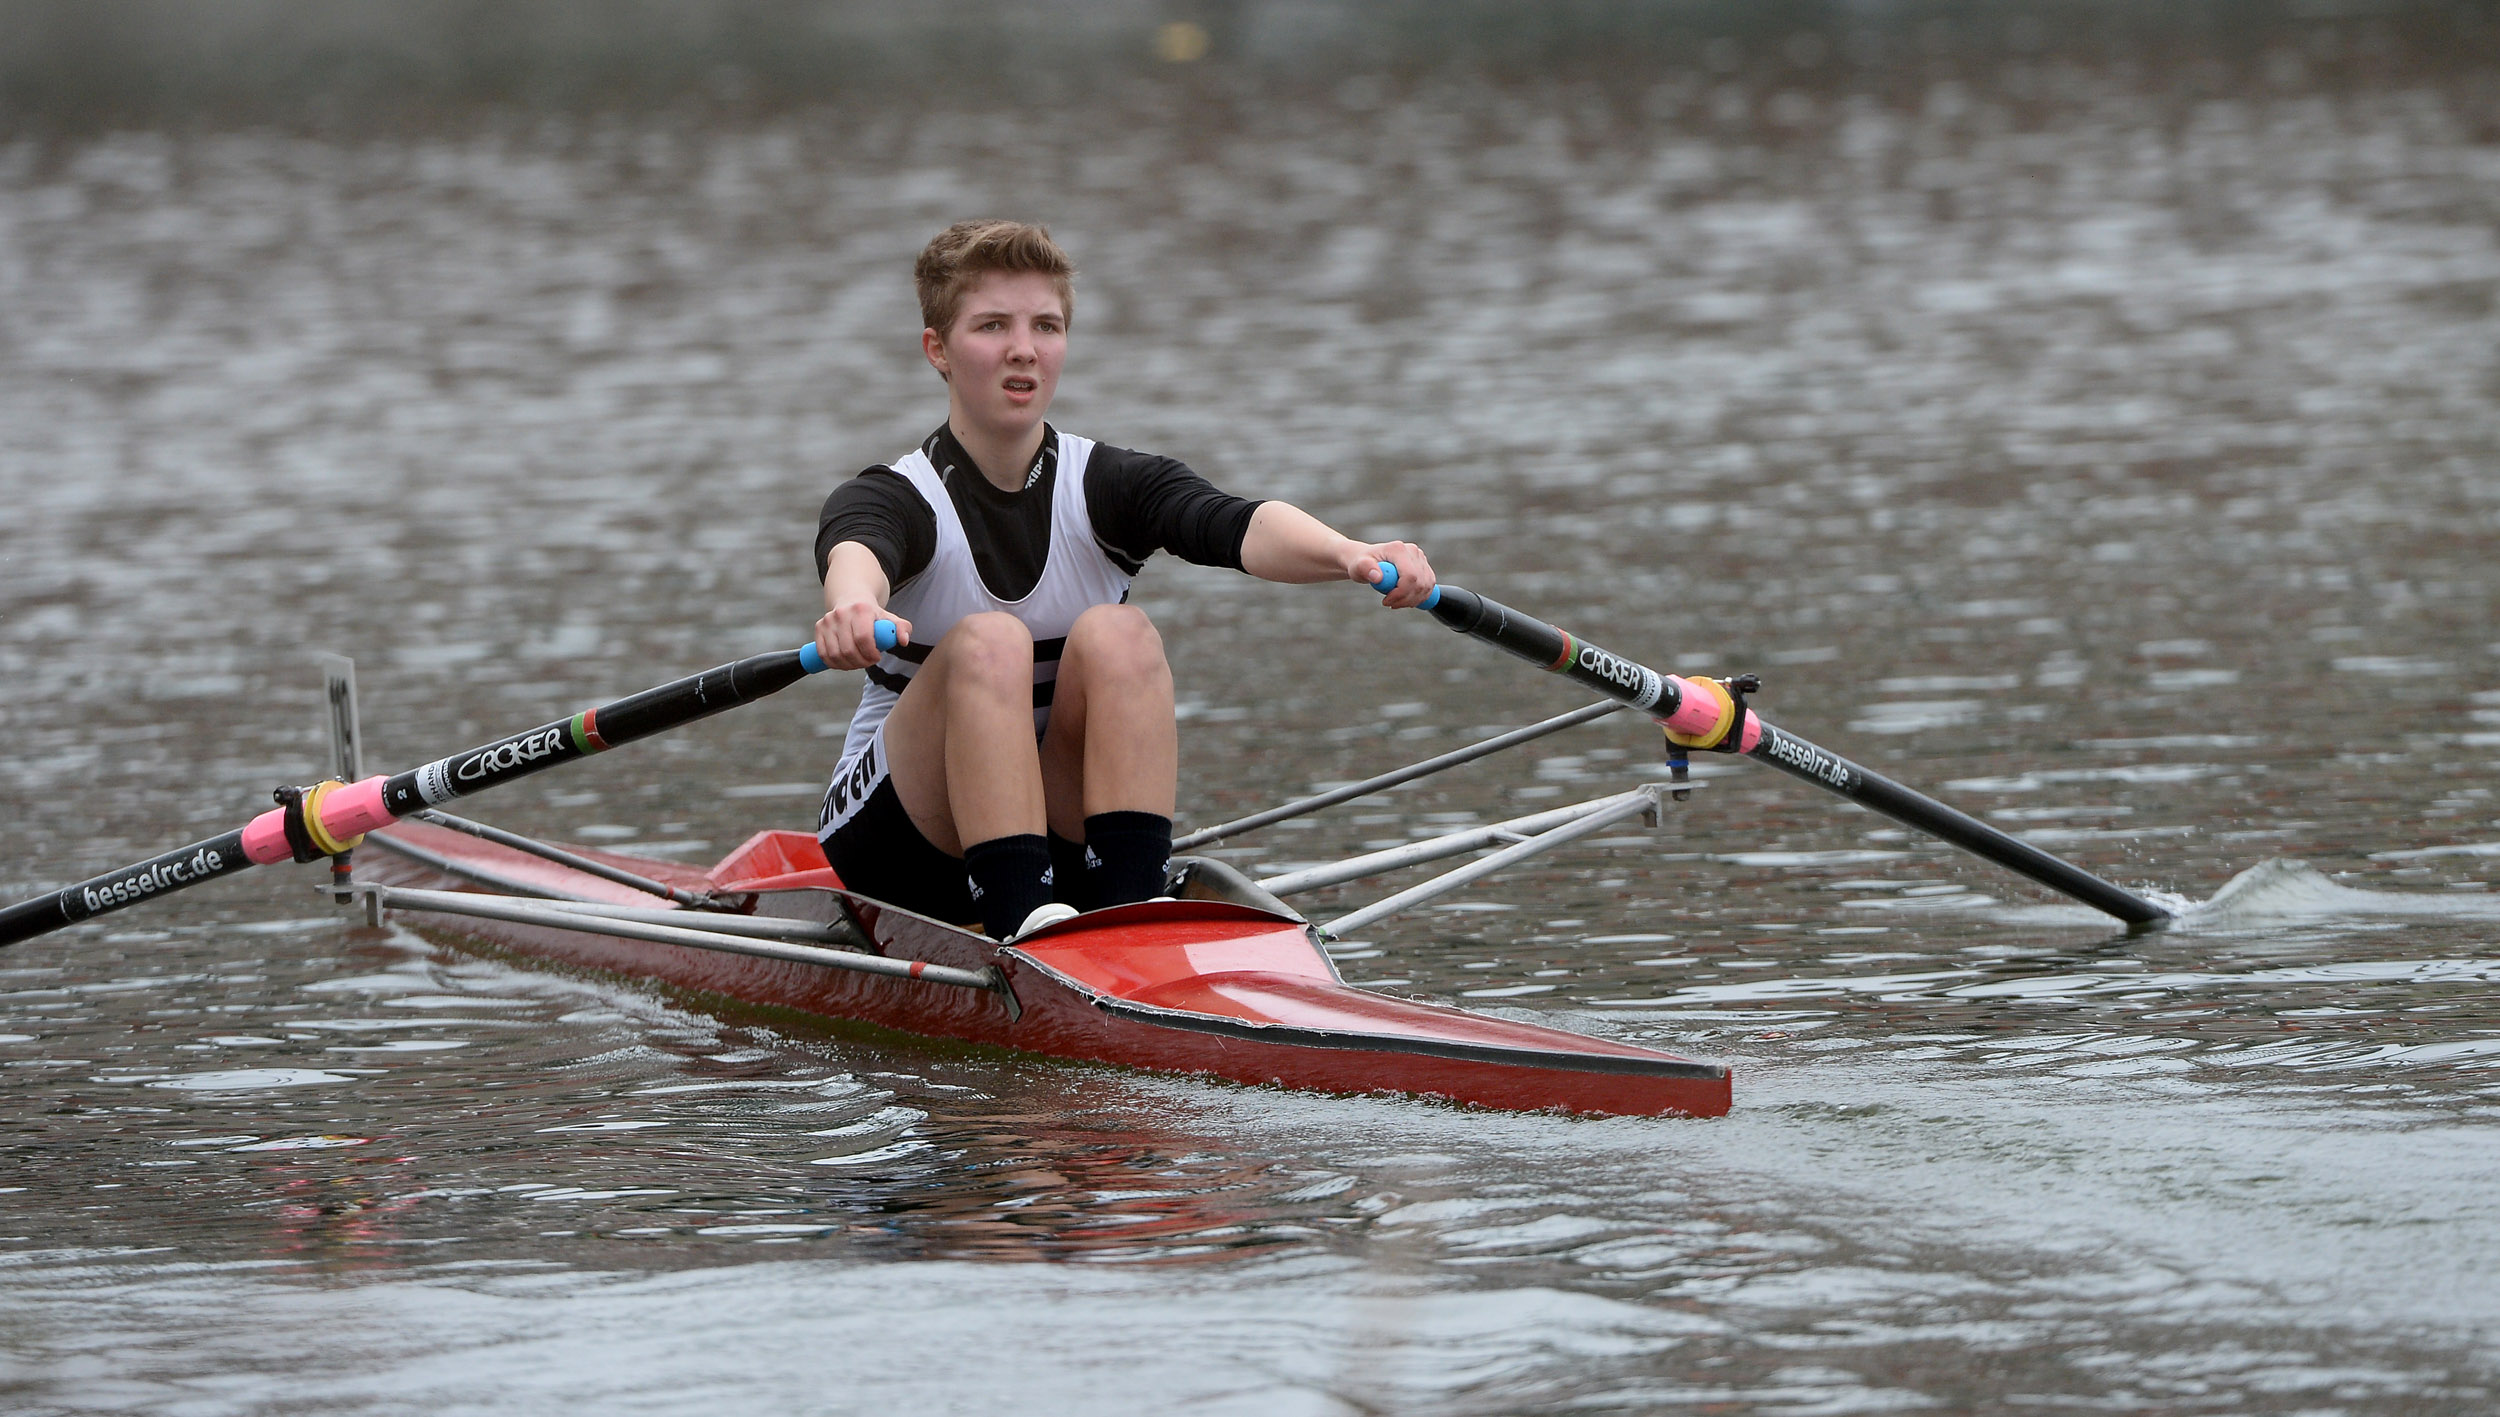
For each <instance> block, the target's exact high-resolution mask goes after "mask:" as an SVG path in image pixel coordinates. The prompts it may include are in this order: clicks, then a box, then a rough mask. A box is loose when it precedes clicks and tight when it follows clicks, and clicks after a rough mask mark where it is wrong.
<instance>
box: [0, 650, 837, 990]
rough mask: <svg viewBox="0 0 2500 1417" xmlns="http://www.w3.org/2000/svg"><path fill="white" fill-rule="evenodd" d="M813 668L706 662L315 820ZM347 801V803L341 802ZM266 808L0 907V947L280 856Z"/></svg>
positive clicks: (492, 770) (422, 771)
mask: <svg viewBox="0 0 2500 1417" xmlns="http://www.w3.org/2000/svg"><path fill="white" fill-rule="evenodd" d="M822 667H823V661H822V660H820V659H818V658H817V657H816V653H815V647H814V646H812V645H810V646H807V647H805V648H802V649H796V650H776V651H773V652H771V653H769V654H759V655H753V656H750V657H748V658H746V659H741V660H738V661H736V662H734V663H730V664H724V665H721V666H719V667H718V668H715V669H707V670H704V671H703V672H702V673H700V674H691V675H688V676H687V677H685V678H683V679H680V680H677V681H676V682H674V683H670V684H663V685H661V686H659V687H658V688H656V689H646V690H644V691H643V692H641V693H639V694H634V695H632V696H630V697H627V698H622V699H619V700H617V701H616V702H615V703H612V704H608V705H605V706H603V707H600V708H595V709H591V710H589V711H588V712H586V713H578V714H575V715H574V716H573V717H571V718H565V719H558V720H556V721H555V722H553V723H549V724H543V725H541V726H540V727H537V728H533V729H531V730H530V731H528V732H527V733H515V734H513V735H512V736H510V737H508V738H499V739H497V740H495V741H494V742H492V743H488V744H485V745H483V746H481V747H476V748H470V749H466V750H464V751H462V752H458V753H454V754H452V755H451V756H449V757H447V758H437V759H436V760H434V761H433V762H430V763H428V764H426V765H425V766H424V767H421V768H418V769H416V770H414V771H413V772H404V773H401V774H399V775H398V776H396V777H393V778H390V779H388V780H387V781H382V782H381V783H380V786H379V791H378V793H377V792H375V790H374V789H371V788H366V787H364V786H363V785H362V784H359V785H358V786H357V787H356V788H351V789H347V790H343V791H340V792H338V793H335V794H333V797H332V799H331V800H332V801H335V802H337V803H338V804H339V806H338V809H337V812H336V814H335V815H334V814H333V813H332V812H330V811H327V810H325V811H324V812H323V813H322V816H323V820H324V822H325V823H326V824H327V825H328V826H329V828H330V830H331V832H332V834H333V835H334V836H335V837H337V838H339V839H341V840H344V839H345V838H348V837H352V836H356V835H359V834H361V833H363V832H365V831H367V830H369V829H371V828H372V827H375V826H380V825H384V824H386V823H388V822H390V821H392V820H395V819H397V818H400V817H404V816H407V815H408V814H409V813H411V812H417V811H422V810H424V809H425V808H427V807H434V806H439V805H441V804H442V803H445V802H449V801H451V800H452V799H453V798H455V797H468V796H473V795H475V794H477V793H480V792H483V791H485V790H486V789H488V788H490V787H500V786H502V785H503V784H504V783H507V782H511V781H514V780H515V779H518V778H523V777H527V776H529V775H530V774H532V773H536V772H544V771H545V770H547V769H548V768H551V767H554V766H555V765H556V764H558V763H564V762H571V761H572V760H574V759H576V758H586V757H589V756H591V755H592V754H595V753H602V752H605V751H607V750H608V749H610V748H613V747H617V746H619V745H621V744H625V743H630V742H633V741H634V740H635V739H637V738H648V737H650V736H651V735H652V734H655V733H660V732H664V731H666V730H668V729H671V728H676V727H679V726H681V725H684V724H688V723H692V722H694V721H695V720H696V719H699V718H709V717H710V716H712V715H713V714H716V713H720V712H722V711H723V710H726V709H732V708H736V707H738V706H739V705H740V704H748V703H753V702H754V701H755V700H757V699H760V698H763V697H764V696H765V695H767V694H774V693H778V692H780V691H781V690H783V689H786V688H788V687H790V686H791V685H792V684H795V683H797V682H798V681H799V680H801V679H804V678H806V677H807V676H808V675H809V674H811V673H814V672H816V670H818V669H821V668H822ZM368 781H369V782H370V781H375V780H374V779H368ZM351 801H352V802H353V803H354V805H353V806H350V805H348V804H349V803H350V802H351ZM325 805H326V804H325ZM269 815H271V814H264V816H263V817H262V818H256V819H254V826H252V827H244V828H238V829H236V830H234V831H230V832H227V833H226V834H225V835H223V836H216V837H211V838H209V839H208V840H206V841H202V842H195V843H193V844H192V845H190V846H185V847H180V848H177V849H176V850H173V851H168V852H166V853H165V854H163V855H162V856H155V857H151V858H149V859H148V860H145V861H141V862H138V863H136V864H134V865H130V866H125V867H123V868H122V869H120V870H118V871H109V872H107V873H105V874H104V875H101V876H96V877H94V878H92V879H90V880H85V881H81V882H79V883H78V884H77V885H74V886H70V887H68V888H66V889H63V890H58V891H54V892H52V893H50V894H48V895H42V896H37V897H36V898H34V899H32V900H27V901H21V902H19V903H18V904H16V905H12V906H9V907H8V908H6V909H4V910H0V945H13V944H16V943H17V942H18V941H20V940H25V939H31V938H33V937H34V936H37V935H41V934H46V933H48V932H50V931H53V930H58V929H60V928H62V927H63V926H66V925H75V924H77V923H78V922H79V921H81V920H86V919H90V918H92V917H94V916H98V915H103V914H106V913H108V912H111V911H115V910H121V909H125V908H127V907H129V906H133V905H136V904H138V903H139V902H140V901H143V900H147V899H150V898H152V897H154V896H159V895H164V894H166V893H168V892H170V891H177V890H182V889H186V888H188V887H191V886H195V885H198V884H199V883H200V882H202V881H207V880H214V879H216V878H217V877H219V876H227V875H232V874H234V873H235V872H237V871H241V870H245V869H248V868H249V867H251V866H253V865H255V864H258V863H259V862H261V861H276V860H284V859H286V855H287V853H286V852H285V851H284V850H283V849H282V848H274V849H273V848H271V847H270V846H269V845H268V843H269V842H270V841H271V840H272V834H271V832H270V831H269V830H268V829H266V828H265V827H264V826H263V823H264V822H265V821H266V819H267V817H268V816H269ZM270 825H274V823H272V824H270ZM247 835H248V836H251V837H252V838H253V841H254V845H253V846H252V847H250V848H247V846H246V844H245V839H246V837H247ZM256 853H257V854H256Z"/></svg>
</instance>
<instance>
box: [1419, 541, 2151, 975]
mask: <svg viewBox="0 0 2500 1417" xmlns="http://www.w3.org/2000/svg"><path fill="white" fill-rule="evenodd" d="M1424 608H1425V609H1426V610H1427V611H1428V612H1429V613H1430V614H1431V615H1432V616H1433V618H1434V619H1437V620H1439V621H1440V622H1441V623H1442V624H1444V625H1447V626H1449V627H1450V628H1451V629H1453V630H1457V631H1459V632H1460V633H1462V634H1467V635H1472V636H1474V637H1476V638H1477V639H1480V640H1484V641H1486V642H1488V643H1490V644H1493V645H1496V646H1499V647H1500V648H1502V649H1504V650H1507V651H1509V652H1510V653H1512V654H1515V655H1517V656H1519V657H1520V658H1521V659H1524V660H1527V661H1528V662H1530V663H1531V664H1534V665H1536V666H1538V667H1539V668H1541V669H1546V670H1549V671H1551V672H1553V673H1556V674H1560V675H1562V676H1563V677H1565V678H1567V679H1570V680H1572V681H1574V682H1576V683H1580V684H1585V685H1587V686H1588V687H1590V688H1592V689H1595V690H1596V691H1598V692H1599V693H1601V694H1605V695H1606V696H1608V697H1610V698H1612V699H1615V700H1616V701H1618V702H1621V703H1626V704H1630V705H1631V706H1632V707H1634V708H1637V709H1640V710H1642V711H1644V712H1646V713H1648V714H1649V715H1650V716H1651V717H1653V718H1656V719H1658V720H1660V721H1662V722H1663V721H1665V720H1666V719H1667V718H1668V717H1669V716H1670V715H1672V714H1673V713H1674V712H1675V711H1676V709H1677V708H1678V707H1680V706H1681V704H1682V702H1683V692H1682V690H1681V689H1679V688H1678V687H1677V681H1676V680H1675V678H1674V677H1673V676H1670V675H1664V674H1660V673H1659V672H1658V671H1656V670H1654V669H1650V668H1648V667H1646V666H1644V665H1641V664H1638V663H1635V662H1633V661H1631V660H1628V659H1625V658H1624V657H1622V656H1621V655H1618V654H1615V653H1613V652H1612V651H1609V650H1605V649H1600V648H1599V647H1597V646H1596V645H1593V644H1590V643H1588V642H1587V641H1585V640H1582V639H1580V638H1578V637H1577V636H1574V635H1572V634H1570V633H1568V632H1566V631H1563V630H1560V629H1557V628H1555V627H1554V626H1552V625H1548V624H1546V623H1544V622H1543V621H1540V620H1535V619H1531V618H1530V617H1528V616H1526V615H1523V614H1521V613H1520V612H1518V611H1516V610H1513V609H1511V608H1510V607H1509V606H1507V605H1504V604H1502V603H1501V602H1500V601H1498V600H1491V599H1488V598H1486V597H1484V596H1481V595H1477V594H1476V593H1474V592H1473V591H1467V590H1461V589H1460V588H1458V587H1457V586H1453V585H1449V584H1447V583H1444V584H1443V585H1441V586H1440V588H1439V589H1438V590H1437V591H1436V592H1435V597H1434V598H1433V599H1432V600H1429V601H1427V602H1426V603H1425V606H1424ZM1755 722H1757V723H1759V724H1760V725H1761V737H1760V739H1759V740H1758V741H1757V742H1755V744H1754V745H1753V747H1752V748H1751V749H1749V750H1747V752H1746V756H1747V757H1751V758H1754V759H1757V760H1759V761H1761V762H1764V763H1768V764H1769V765H1771V766H1772V767H1775V768H1778V769H1779V770H1780V771H1782V772H1785V773H1787V774H1789V775H1790V776H1792V777H1795V778H1798V779H1800V780H1802V781H1805V782H1810V783H1813V784H1814V785H1815V786H1817V787H1820V788H1823V789H1825V790H1826V791H1830V792H1836V793H1838V794H1840V795H1841V796H1843V797H1846V798H1848V799H1849V800H1850V801H1852V802H1855V803H1857V804H1858V805H1860V806H1862V807H1865V808H1867V809H1868V810H1869V811H1874V812H1880V813H1882V814H1883V815H1884V816H1887V817H1890V818H1892V819H1893V820H1894V821H1896V822H1899V823H1901V824H1902V825H1904V826H1908V827H1915V828H1917V829H1918V830H1920V831H1923V832H1926V833H1928V834H1929V835H1931V836H1935V837H1938V838H1940V839H1942V840H1944V841H1948V842H1951V843H1952V844H1953V845H1955V846H1958V847H1960V848H1962V849H1963V850H1965V851H1968V852H1970V853H1971V854H1972V855H1974V856H1978V857H1980V858H1981V859H1983V860H1987V861H1993V862H1995V863H1996V864H1997V865H2000V866H2003V867H2005V868H2006V869H2007V870H2009V871H2013V872H2015V873H2016V874H2018V875H2022V876H2027V877H2029V878H2031V879H2032V880H2034V881H2037V882H2039V883H2040V884H2041V885H2044V886H2047V887H2048V888H2049V889H2051V890H2054V891H2057V892H2060V893H2061V894H2064V895H2067V896H2071V897H2073V898H2074V899H2076V900H2079V901H2081V902H2083V903H2084V904H2086V905H2089V906H2091V907H2092V908H2093V909H2095V910H2099V911H2102V912H2104V913H2106V914H2109V915H2113V916H2116V917H2117V918H2118V919H2120V920H2123V921H2126V922H2127V923H2128V924H2130V925H2150V924H2155V923H2158V922H2160V921H2163V920H2167V919H2169V918H2170V912H2169V911H2167V910H2164V909H2162V908H2161V907H2160V906H2158V905H2155V904H2153V903H2152V902H2151V901H2149V900H2146V899H2144V898H2143V897H2142V896H2139V895H2137V894H2135V893H2134V892H2132V891H2129V890H2127V889H2125V888H2123V887H2121V886H2117V885H2113V884H2111V883H2110V882H2108V881H2105V880H2102V879H2101V878H2100V877H2098V876H2095V875H2093V874H2092V873H2091V872H2089V871H2086V870H2084V869H2083V868H2082V867H2080V866H2077V865H2074V864H2073V863H2071V862H2068V861H2064V860H2061V859H2059V858H2058V857H2055V856H2052V855H2050V854H2049V853H2047V852H2045V851H2042V850H2041V849H2040V848H2038V847H2036V846H2033V845H2032V844H2030V843H2029V842H2026V841H2022V840H2020V839H2018V838H2016V837H2013V836H2009V835H2007V834H2006V833H2004V832H2001V831H1998V830H1997V829H1996V828H1995V827H1992V826H1989V825H1988V824H1987V823H1985V822H1983V821H1980V820H1979V819H1978V818H1976V817H1973V816H1970V815H1969V814H1967V813H1964V812H1958V811H1955V810H1954V809H1953V808H1951V807H1948V806H1946V805H1944V804H1943V803H1942V802H1939V801H1937V800H1936V799H1934V798H1932V797H1929V796H1926V795H1925V794H1923V793H1919V792H1915V791H1912V790H1911V789H1909V788H1907V787H1904V786H1902V785H1901V784H1900V783H1898V782H1895V781H1893V780H1892V779H1891V778H1888V777H1885V776H1884V775H1883V774H1881V773H1877V772H1870V771H1868V770H1867V769H1865V768H1863V767H1861V766H1859V765H1858V764H1856V763H1853V762H1851V761H1849V760H1848V759H1847V758H1844V757H1841V756H1840V755H1839V754H1837V753H1833V752H1830V751H1828V750H1826V749H1823V748H1819V747H1816V746H1815V745H1814V744H1812V743H1809V742H1807V741H1806V740H1805V739H1803V738H1800V737H1798V736H1797V735H1796V734H1794V733H1790V732H1788V731H1787V730H1786V729H1782V728H1776V727H1774V726H1772V725H1771V724H1770V723H1768V722H1764V721H1763V720H1762V719H1761V718H1760V716H1759V715H1756V716H1755Z"/></svg>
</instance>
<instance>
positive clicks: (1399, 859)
mask: <svg viewBox="0 0 2500 1417" xmlns="http://www.w3.org/2000/svg"><path fill="white" fill-rule="evenodd" d="M1671 790H1672V789H1671V788H1670V787H1669V786H1668V785H1667V784H1665V783H1644V784H1643V785H1641V786H1639V787H1636V788H1634V789H1632V790H1631V791H1630V792H1621V793H1617V794H1616V795H1614V796H1612V797H1600V798H1596V799H1594V800H1592V801H1588V802H1581V803H1578V804H1576V805H1573V806H1570V807H1558V808H1556V809H1554V810H1553V811H1552V812H1544V813H1539V814H1538V815H1537V816H1534V817H1521V818H1518V819H1516V820H1515V821H1511V822H1503V823H1499V824H1497V825H1494V826H1491V827H1477V828H1474V829H1473V830H1471V831H1465V832H1454V833H1452V834H1450V835H1449V836H1445V837H1437V838H1434V839H1433V840H1431V841H1419V842H1415V843H1413V844H1411V845H1408V846H1398V847H1391V848H1390V849H1388V850H1387V851H1379V852H1374V853H1373V854H1372V855H1371V856H1368V857H1364V856H1358V857H1355V858H1354V859H1353V860H1351V861H1342V862H1338V863H1336V864H1334V865H1332V866H1318V867H1313V868H1312V869H1311V870H1309V871H1298V872H1294V873H1292V874H1291V875H1289V876H1283V877H1270V878H1269V879H1267V880H1265V881H1262V882H1260V884H1261V885H1264V886H1266V887H1267V888H1268V889H1269V890H1272V891H1275V892H1276V893H1277V894H1278V895H1284V894H1287V893H1288V891H1290V890H1310V889H1314V888H1316V887H1318V886H1322V885H1333V884H1335V883H1336V882H1338V881H1346V880H1353V879H1355V878H1356V877H1357V876H1367V875H1372V874H1375V873H1376V872H1378V871H1384V870H1393V869H1395V868H1396V867H1397V866H1402V865H1409V864H1412V863H1414V862H1417V861H1431V860H1436V859H1438V858H1439V857H1442V856H1455V855H1457V854H1458V853H1460V852H1462V851H1468V850H1473V849H1475V848H1476V847H1480V846H1485V845H1489V844H1491V843H1492V842H1493V841H1496V840H1502V839H1508V840H1509V841H1510V843H1511V844H1510V845H1509V846H1506V847H1504V848H1503V849H1501V850H1500V851H1496V852H1494V853H1493V854H1492V855H1490V856H1487V857H1485V858H1484V859H1483V860H1481V861H1474V862H1470V863H1468V864H1467V865H1465V866H1461V867H1459V868H1458V869H1457V870H1455V871H1450V872H1445V873H1444V874H1442V875H1438V876H1435V877H1433V878H1432V879H1431V880H1429V881H1425V882H1423V883H1422V884H1420V885H1415V886H1410V887H1408V888H1407V889H1405V890H1402V891H1399V892H1398V893H1397V894H1395V895H1393V896H1389V897H1387V898H1385V899H1382V900H1377V901H1374V902H1372V903H1371V904H1370V905H1367V906H1364V907H1363V908H1362V909H1360V910H1356V911H1352V912H1350V913H1348V914H1345V915H1341V916H1339V917H1338V918H1336V919H1335V920H1332V921H1330V922H1328V923H1327V924H1326V925H1323V926H1321V927H1320V934H1321V935H1322V936H1323V937H1325V938H1328V939H1335V940H1341V939H1344V938H1345V936H1346V934H1347V932H1348V931H1352V930H1360V929H1362V928H1363V927H1364V926H1366V925H1369V924H1372V923H1373V922H1375V921H1378V920H1381V919H1385V918H1386V917H1388V916H1391V915H1395V914H1397V913H1398V912H1400V911H1403V910H1410V909H1412V908H1414V907H1415V906H1418V905H1422V904H1423V903H1425V902H1426V901H1431V900H1438V899H1440V898H1441V897H1442V896H1445V895H1448V894H1449V893H1450V892H1452V891H1454V890H1457V889H1458V888H1459V887H1461V886H1463V885H1466V884H1468V883H1469V882H1472V881H1477V880H1481V879H1483V878H1484V877H1486V876H1489V875H1492V874H1493V873H1494V872H1496V871H1501V870H1505V869H1508V868H1509V867H1511V866H1513V865H1515V864H1517V863H1518V862H1521V861H1525V860H1526V859H1528V858H1529V857H1531V856H1534V855H1536V854H1537V853H1538V852H1540V851H1548V850H1551V849H1553V848H1554V847H1557V846H1563V845H1567V844H1569V843H1571V842H1575V841H1578V840H1579V839H1581V838H1582V837H1586V836H1595V835H1596V834H1597V833H1599V832H1601V831H1604V830H1605V829H1606V828H1608V827H1611V826H1614V825H1616V824H1617V823H1619V822H1624V821H1628V820H1630V819H1631V818H1633V817H1644V818H1647V819H1648V822H1649V824H1650V825H1652V826H1656V825H1657V824H1658V822H1659V820H1660V810H1661V806H1662V804H1663V803H1664V801H1665V800H1666V797H1667V794H1668V793H1669V792H1670V791H1671ZM1521 827H1533V828H1535V830H1534V832H1533V834H1525V833H1522V832H1520V831H1519V830H1516V829H1517V828H1521ZM1453 843H1455V844H1453ZM1279 881H1282V882H1284V884H1283V885H1281V886H1280V885H1279V884H1278V882H1279Z"/></svg>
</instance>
